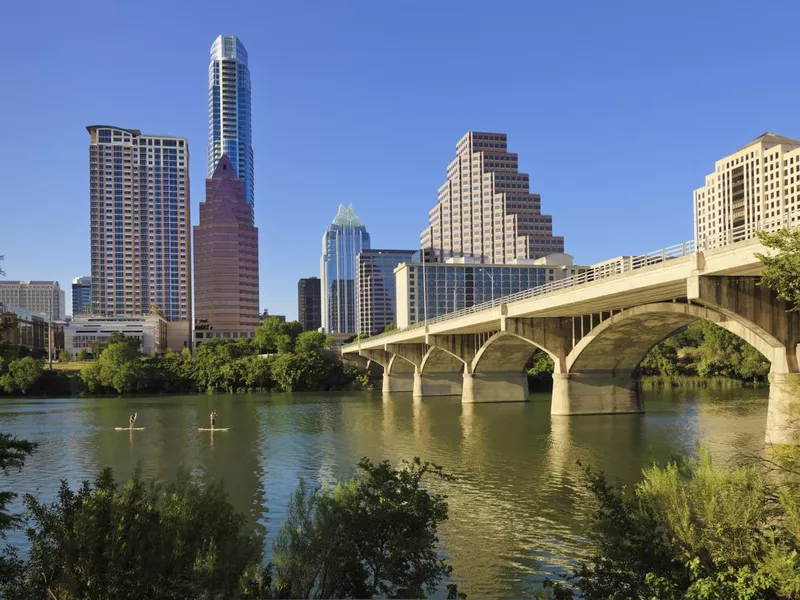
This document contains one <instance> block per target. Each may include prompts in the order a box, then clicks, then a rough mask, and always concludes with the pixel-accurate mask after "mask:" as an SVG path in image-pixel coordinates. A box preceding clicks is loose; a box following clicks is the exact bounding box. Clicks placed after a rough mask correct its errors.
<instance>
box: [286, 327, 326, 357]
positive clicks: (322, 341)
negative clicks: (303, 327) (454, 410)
mask: <svg viewBox="0 0 800 600" xmlns="http://www.w3.org/2000/svg"><path fill="white" fill-rule="evenodd" d="M330 345H331V339H330V338H328V337H327V336H326V335H325V334H324V333H320V332H319V331H304V332H303V333H301V334H300V335H298V336H297V340H296V341H295V352H297V353H298V354H304V353H308V352H316V351H318V350H320V349H322V348H328V347H330Z"/></svg>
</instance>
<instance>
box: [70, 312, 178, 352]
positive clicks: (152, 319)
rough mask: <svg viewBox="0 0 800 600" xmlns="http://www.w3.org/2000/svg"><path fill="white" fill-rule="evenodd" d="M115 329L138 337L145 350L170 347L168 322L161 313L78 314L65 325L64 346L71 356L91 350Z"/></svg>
mask: <svg viewBox="0 0 800 600" xmlns="http://www.w3.org/2000/svg"><path fill="white" fill-rule="evenodd" d="M113 333H121V334H123V335H124V336H125V337H129V338H135V339H138V340H139V342H140V347H139V350H140V351H141V352H142V353H144V354H150V353H151V352H155V353H156V354H161V353H162V352H163V351H164V350H166V348H167V322H166V321H165V320H164V318H163V317H161V316H159V315H147V316H142V317H88V316H81V317H76V318H75V319H73V320H72V322H71V323H69V324H68V325H66V326H65V327H64V349H65V350H66V351H67V352H69V353H70V354H71V355H72V356H75V355H76V354H77V353H78V352H80V351H81V350H86V351H87V352H91V351H92V342H96V341H103V340H107V339H108V338H109V337H111V335H112V334H113Z"/></svg>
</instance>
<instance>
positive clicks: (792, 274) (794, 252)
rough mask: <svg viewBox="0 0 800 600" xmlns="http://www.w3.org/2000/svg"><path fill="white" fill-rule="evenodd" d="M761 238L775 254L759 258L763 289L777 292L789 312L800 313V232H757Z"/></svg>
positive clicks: (783, 230)
mask: <svg viewBox="0 0 800 600" xmlns="http://www.w3.org/2000/svg"><path fill="white" fill-rule="evenodd" d="M758 238H759V239H760V240H761V243H762V244H764V245H765V246H766V247H767V248H769V249H770V250H774V251H775V252H774V253H769V254H756V258H758V260H760V261H761V263H762V265H763V268H762V270H761V285H763V286H765V287H768V288H770V289H773V290H775V292H776V293H777V294H778V297H779V298H781V299H783V300H786V302H788V303H789V305H790V307H791V308H790V310H793V311H798V310H800V229H780V230H778V231H776V232H775V233H765V232H763V231H759V232H758Z"/></svg>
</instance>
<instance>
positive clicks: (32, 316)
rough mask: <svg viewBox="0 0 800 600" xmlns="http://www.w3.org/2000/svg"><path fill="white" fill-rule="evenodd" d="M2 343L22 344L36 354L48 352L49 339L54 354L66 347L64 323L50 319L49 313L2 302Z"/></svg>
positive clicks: (0, 332) (0, 309)
mask: <svg viewBox="0 0 800 600" xmlns="http://www.w3.org/2000/svg"><path fill="white" fill-rule="evenodd" d="M0 324H1V325H2V326H0V343H2V344H9V345H11V346H22V347H23V348H27V349H28V350H30V351H31V352H33V353H35V354H37V353H38V354H42V355H45V354H47V345H48V340H49V342H50V344H52V351H53V355H56V354H57V353H58V352H59V351H60V350H62V349H63V348H64V323H63V322H62V321H52V322H51V321H50V316H49V315H42V314H39V313H35V312H32V311H30V310H25V309H24V308H16V307H12V306H8V305H7V304H5V303H2V302H0Z"/></svg>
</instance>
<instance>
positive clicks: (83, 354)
mask: <svg viewBox="0 0 800 600" xmlns="http://www.w3.org/2000/svg"><path fill="white" fill-rule="evenodd" d="M88 359H89V353H88V352H87V351H86V349H85V348H81V349H80V350H78V353H77V354H76V355H75V360H80V361H85V360H88Z"/></svg>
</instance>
